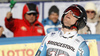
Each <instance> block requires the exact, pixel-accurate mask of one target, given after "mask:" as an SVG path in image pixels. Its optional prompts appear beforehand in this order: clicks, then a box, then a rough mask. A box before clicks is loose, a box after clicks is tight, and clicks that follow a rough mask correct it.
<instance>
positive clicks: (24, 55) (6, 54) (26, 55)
mask: <svg viewBox="0 0 100 56" xmlns="http://www.w3.org/2000/svg"><path fill="white" fill-rule="evenodd" d="M39 46H40V43H27V44H10V45H0V56H35V53H36V52H37V50H38V48H39Z"/></svg>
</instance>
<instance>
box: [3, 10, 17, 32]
mask: <svg viewBox="0 0 100 56" xmlns="http://www.w3.org/2000/svg"><path fill="white" fill-rule="evenodd" d="M14 23H15V19H13V18H12V13H11V12H8V13H7V15H6V17H5V26H6V27H7V28H8V29H9V30H11V31H12V32H14V30H15V25H14Z"/></svg>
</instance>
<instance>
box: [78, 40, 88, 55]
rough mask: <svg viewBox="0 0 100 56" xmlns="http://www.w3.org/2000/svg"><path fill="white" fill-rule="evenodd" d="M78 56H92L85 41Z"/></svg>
mask: <svg viewBox="0 0 100 56" xmlns="http://www.w3.org/2000/svg"><path fill="white" fill-rule="evenodd" d="M76 56H90V52H89V48H88V45H87V44H86V42H85V41H84V42H82V43H81V45H80V46H79V48H78V51H77V54H76Z"/></svg>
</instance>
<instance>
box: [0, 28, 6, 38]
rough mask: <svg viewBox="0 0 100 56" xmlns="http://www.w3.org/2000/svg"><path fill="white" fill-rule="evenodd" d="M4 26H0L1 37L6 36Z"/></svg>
mask: <svg viewBox="0 0 100 56" xmlns="http://www.w3.org/2000/svg"><path fill="white" fill-rule="evenodd" d="M3 31H4V28H3V27H2V26H0V38H6V36H5V34H3Z"/></svg>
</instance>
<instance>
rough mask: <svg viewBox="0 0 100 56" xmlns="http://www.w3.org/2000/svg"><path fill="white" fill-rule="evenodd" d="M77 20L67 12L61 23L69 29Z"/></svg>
mask: <svg viewBox="0 0 100 56" xmlns="http://www.w3.org/2000/svg"><path fill="white" fill-rule="evenodd" d="M77 20H78V19H77V18H75V17H74V16H73V14H72V12H71V11H69V12H68V14H66V15H65V16H64V19H63V23H64V25H65V26H69V27H70V26H71V25H73V24H75V23H76V21H77Z"/></svg>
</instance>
